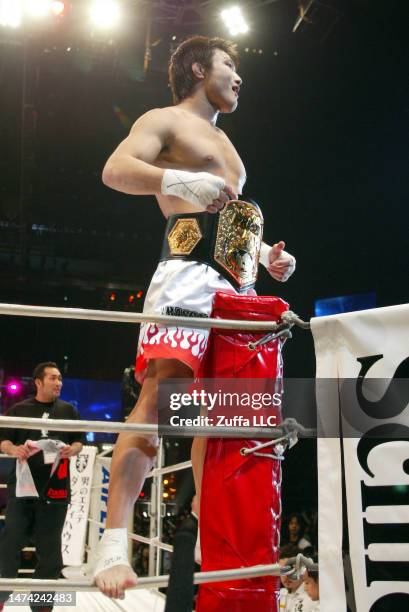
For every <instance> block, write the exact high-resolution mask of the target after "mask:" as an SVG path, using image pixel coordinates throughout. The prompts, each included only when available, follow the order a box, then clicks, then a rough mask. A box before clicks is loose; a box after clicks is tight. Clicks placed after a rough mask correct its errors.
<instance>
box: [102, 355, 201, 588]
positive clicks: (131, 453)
mask: <svg viewBox="0 0 409 612" xmlns="http://www.w3.org/2000/svg"><path fill="white" fill-rule="evenodd" d="M191 377H192V371H191V369H190V368H189V367H188V366H186V365H185V364H184V363H182V362H180V361H178V360H176V359H152V360H150V361H149V365H148V371H147V375H146V378H145V380H144V383H143V385H142V389H141V394H140V396H139V399H138V402H137V404H136V406H135V408H134V409H133V411H132V412H131V414H130V415H129V417H128V420H127V422H128V423H156V422H157V418H156V415H157V412H156V400H157V391H158V383H159V380H161V379H165V378H191ZM156 447H157V436H153V435H148V434H144V435H141V434H137V433H128V432H126V433H121V434H120V435H119V436H118V440H117V442H116V444H115V449H114V453H113V457H112V464H111V474H110V482H109V495H108V514H107V522H106V528H107V531H106V532H105V533H107V534H108V536H109V534H113V536H114V537H115V538H116V536H117V534H118V535H119V536H121V537H122V536H123V530H124V529H126V527H127V524H128V517H129V514H130V512H131V511H132V509H133V506H134V504H135V501H136V499H137V498H138V496H139V493H140V491H141V489H142V487H143V483H144V481H145V477H146V474H147V473H148V472H149V470H150V469H151V467H152V465H153V460H154V457H155V455H156ZM116 530H118V531H116ZM121 530H122V531H121ZM103 537H104V536H103ZM103 545H104V542H103ZM106 545H107V546H109V537H108V540H107V543H106ZM95 583H96V585H97V586H98V587H99V588H100V590H101V591H102V592H103V593H105V595H107V596H108V597H114V598H123V597H124V590H125V589H126V588H128V587H131V586H134V585H135V584H136V574H135V572H134V571H133V570H132V568H131V567H130V566H129V565H126V564H123V565H121V564H120V565H113V566H112V567H108V569H105V570H102V571H100V572H98V573H97V574H96V575H95Z"/></svg>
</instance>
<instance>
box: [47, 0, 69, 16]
mask: <svg viewBox="0 0 409 612" xmlns="http://www.w3.org/2000/svg"><path fill="white" fill-rule="evenodd" d="M64 9H65V4H64V2H61V0H53V2H51V4H50V11H51V12H52V14H53V15H55V16H56V17H59V16H60V15H62V14H63V12H64Z"/></svg>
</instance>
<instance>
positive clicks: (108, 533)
mask: <svg viewBox="0 0 409 612" xmlns="http://www.w3.org/2000/svg"><path fill="white" fill-rule="evenodd" d="M94 581H95V584H96V585H97V587H98V588H99V589H100V590H101V591H102V592H103V593H104V595H107V597H113V598H114V599H123V598H124V597H125V590H126V589H129V587H132V586H135V585H136V582H137V577H136V574H135V572H134V571H133V569H132V567H131V566H130V564H129V560H128V532H127V530H126V528H125V527H120V528H114V529H105V531H104V533H103V535H102V538H101V540H100V541H99V544H98V550H97V554H96V566H95V569H94Z"/></svg>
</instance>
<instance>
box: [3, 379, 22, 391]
mask: <svg viewBox="0 0 409 612" xmlns="http://www.w3.org/2000/svg"><path fill="white" fill-rule="evenodd" d="M6 389H7V393H8V394H9V395H17V393H20V391H21V383H19V382H18V381H16V380H11V381H10V382H8V383H7V385H6Z"/></svg>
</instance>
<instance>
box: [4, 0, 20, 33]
mask: <svg viewBox="0 0 409 612" xmlns="http://www.w3.org/2000/svg"><path fill="white" fill-rule="evenodd" d="M21 14H22V4H21V1H20V0H0V25H3V26H9V27H11V28H17V27H18V26H19V25H20V24H21Z"/></svg>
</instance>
